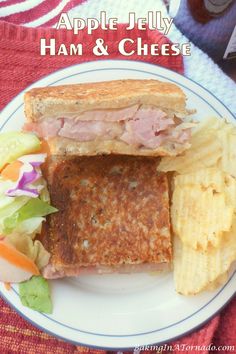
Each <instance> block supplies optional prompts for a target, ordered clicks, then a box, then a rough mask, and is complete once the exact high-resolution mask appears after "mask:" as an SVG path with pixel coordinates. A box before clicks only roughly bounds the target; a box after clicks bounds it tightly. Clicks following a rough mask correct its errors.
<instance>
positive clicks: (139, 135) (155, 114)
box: [120, 108, 175, 149]
mask: <svg viewBox="0 0 236 354" xmlns="http://www.w3.org/2000/svg"><path fill="white" fill-rule="evenodd" d="M173 125H175V122H174V120H173V119H172V118H167V117H166V113H164V112H162V111H160V110H157V109H155V108H141V109H140V110H138V111H137V112H136V114H135V116H134V118H133V119H132V120H129V121H127V122H125V129H126V130H125V132H124V134H123V135H122V136H121V137H120V139H121V140H123V141H125V142H126V143H127V144H133V145H138V146H139V145H142V146H145V147H147V148H151V149H155V148H157V147H158V146H160V145H161V143H162V141H163V136H162V134H160V132H162V131H165V130H166V129H168V128H169V127H173Z"/></svg>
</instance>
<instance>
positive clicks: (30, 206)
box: [3, 198, 57, 235]
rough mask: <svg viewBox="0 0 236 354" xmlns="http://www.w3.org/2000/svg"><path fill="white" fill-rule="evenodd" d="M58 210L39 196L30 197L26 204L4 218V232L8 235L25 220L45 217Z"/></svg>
mask: <svg viewBox="0 0 236 354" xmlns="http://www.w3.org/2000/svg"><path fill="white" fill-rule="evenodd" d="M56 211H57V209H56V208H54V207H52V206H51V205H49V204H48V203H46V202H44V201H42V200H41V199H39V198H35V199H30V200H29V201H28V202H27V203H26V204H25V205H23V206H22V207H21V208H20V209H18V210H16V211H15V212H14V213H13V214H12V215H11V216H9V217H6V218H5V219H4V221H3V226H4V229H3V232H4V234H6V235H8V234H10V233H11V232H12V231H13V230H14V229H16V228H17V227H18V226H19V224H20V223H22V222H23V221H25V220H27V219H31V218H35V217H43V216H46V215H48V214H51V213H55V212H56ZM8 215H9V214H8Z"/></svg>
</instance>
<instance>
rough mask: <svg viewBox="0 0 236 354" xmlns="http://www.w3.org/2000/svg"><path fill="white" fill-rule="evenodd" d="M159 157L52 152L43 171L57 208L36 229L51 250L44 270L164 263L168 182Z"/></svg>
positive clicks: (150, 267)
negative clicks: (68, 155) (53, 155)
mask: <svg viewBox="0 0 236 354" xmlns="http://www.w3.org/2000/svg"><path fill="white" fill-rule="evenodd" d="M157 160H158V159H155V158H152V157H134V156H124V155H123V156H122V155H108V156H93V157H90V156H84V157H80V156H77V157H71V158H68V157H66V158H64V157H62V156H61V157H51V160H50V163H49V164H48V167H47V169H46V172H45V177H46V179H47V182H48V189H49V193H50V196H51V203H52V204H53V205H54V207H56V208H57V209H58V212H57V213H55V214H53V215H50V216H49V217H48V218H47V223H45V225H44V229H43V232H42V233H41V235H40V241H41V242H42V243H43V245H44V247H45V248H46V250H47V251H48V252H50V254H51V258H50V261H49V264H48V265H47V266H46V267H45V268H44V269H43V275H44V277H45V278H47V279H53V278H60V277H65V276H77V275H81V274H89V273H92V274H94V273H95V274H97V273H98V274H103V273H114V272H118V273H130V272H153V271H160V270H164V269H168V268H169V266H170V262H171V258H172V253H171V237H170V218H169V194H168V182H167V177H166V174H164V173H159V172H157V164H158V161H157Z"/></svg>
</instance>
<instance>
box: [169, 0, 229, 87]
mask: <svg viewBox="0 0 236 354" xmlns="http://www.w3.org/2000/svg"><path fill="white" fill-rule="evenodd" d="M164 3H165V5H166V7H167V10H168V12H169V14H170V16H171V17H173V18H174V23H175V25H176V27H177V28H178V29H179V30H180V31H181V32H182V33H183V34H184V35H185V36H186V37H188V38H189V39H190V41H191V42H193V43H194V44H195V45H196V46H198V47H199V48H201V49H202V50H203V51H204V52H205V53H207V54H208V55H209V56H210V57H211V58H212V59H213V60H214V61H215V63H217V64H218V65H219V66H220V67H221V68H222V69H223V71H224V72H225V73H226V74H227V75H229V76H230V77H231V78H233V79H234V81H236V1H235V0H164Z"/></svg>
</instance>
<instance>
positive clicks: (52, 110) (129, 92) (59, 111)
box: [24, 79, 186, 121]
mask: <svg viewBox="0 0 236 354" xmlns="http://www.w3.org/2000/svg"><path fill="white" fill-rule="evenodd" d="M185 100H186V97H185V95H184V93H183V91H182V90H181V89H180V88H179V87H178V86H176V85H174V84H172V83H166V82H160V81H158V80H130V79H129V80H114V81H103V82H94V83H83V84H77V85H63V86H50V87H42V88H34V89H31V90H30V91H28V92H26V94H25V97H24V101H25V115H26V118H27V120H28V121H37V120H39V119H42V118H46V117H63V116H66V117H68V118H70V117H71V118H74V117H75V116H76V115H77V114H79V113H81V112H84V111H90V110H93V109H101V110H102V109H118V108H124V107H128V106H132V105H135V104H145V105H153V106H156V107H158V108H160V109H162V110H164V111H168V112H169V111H171V112H173V113H176V112H177V113H180V114H184V113H185Z"/></svg>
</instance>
